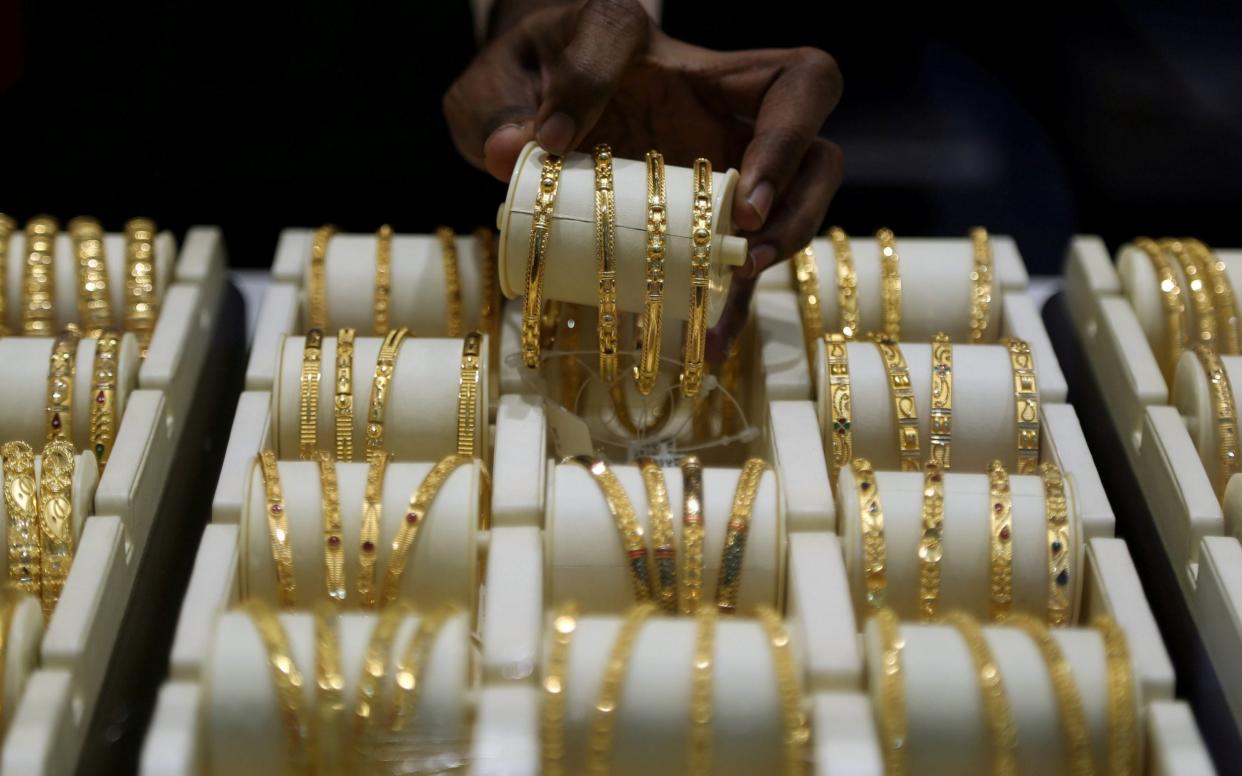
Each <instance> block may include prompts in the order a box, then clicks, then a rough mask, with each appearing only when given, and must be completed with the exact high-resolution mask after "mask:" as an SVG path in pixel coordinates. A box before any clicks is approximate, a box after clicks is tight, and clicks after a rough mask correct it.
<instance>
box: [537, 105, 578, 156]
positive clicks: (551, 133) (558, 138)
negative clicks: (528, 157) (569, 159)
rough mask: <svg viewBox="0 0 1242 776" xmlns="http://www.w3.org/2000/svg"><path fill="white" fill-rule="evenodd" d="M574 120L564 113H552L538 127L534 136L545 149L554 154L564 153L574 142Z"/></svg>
mask: <svg viewBox="0 0 1242 776" xmlns="http://www.w3.org/2000/svg"><path fill="white" fill-rule="evenodd" d="M576 131H577V130H576V129H575V127H574V120H573V119H571V118H570V117H569V116H566V115H565V114H564V113H553V114H552V115H551V116H548V118H547V120H546V121H544V122H543V124H542V125H541V126H540V127H539V132H538V133H537V134H536V135H535V137H536V138H537V139H538V140H539V145H541V146H543V148H544V150H545V151H549V152H551V153H554V154H566V153H568V152H569V151H570V150H571V148H570V146H571V145H572V144H573V142H574V133H575V132H576Z"/></svg>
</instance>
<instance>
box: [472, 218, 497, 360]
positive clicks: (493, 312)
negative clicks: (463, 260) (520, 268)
mask: <svg viewBox="0 0 1242 776" xmlns="http://www.w3.org/2000/svg"><path fill="white" fill-rule="evenodd" d="M474 242H475V245H476V246H477V247H478V251H479V328H480V329H481V330H482V331H483V333H484V334H487V335H488V336H490V337H491V338H492V340H493V341H495V340H496V336H497V334H498V333H499V326H500V285H499V283H498V282H497V279H498V274H497V273H498V270H497V268H496V235H495V233H493V232H492V230H491V229H488V228H487V227H486V226H480V227H479V228H478V229H475V230H474Z"/></svg>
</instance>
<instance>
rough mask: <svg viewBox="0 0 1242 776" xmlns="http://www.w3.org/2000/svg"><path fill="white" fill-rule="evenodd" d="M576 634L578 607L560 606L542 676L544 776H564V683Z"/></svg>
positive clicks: (540, 731) (542, 757) (568, 604)
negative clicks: (570, 650) (571, 645)
mask: <svg viewBox="0 0 1242 776" xmlns="http://www.w3.org/2000/svg"><path fill="white" fill-rule="evenodd" d="M577 630H578V607H577V606H576V605H575V604H574V603H573V602H572V601H570V602H568V603H565V604H562V605H561V607H560V608H559V609H557V611H556V614H555V615H553V617H552V637H551V639H550V642H551V643H550V644H549V646H548V664H547V667H546V668H545V669H544V672H543V709H542V715H541V716H542V719H541V720H540V725H539V751H540V760H541V764H542V766H543V767H542V768H541V771H540V772H541V773H542V774H543V776H561V775H562V774H564V773H565V764H564V762H563V760H564V759H565V680H566V679H567V678H568V676H569V647H570V644H571V643H572V642H573V637H574V633H575V632H576V631H577Z"/></svg>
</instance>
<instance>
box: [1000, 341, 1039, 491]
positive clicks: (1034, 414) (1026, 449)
mask: <svg viewBox="0 0 1242 776" xmlns="http://www.w3.org/2000/svg"><path fill="white" fill-rule="evenodd" d="M1003 344H1004V345H1005V347H1007V348H1009V364H1010V366H1011V367H1012V369H1013V414H1014V423H1015V425H1016V426H1017V428H1018V438H1017V442H1018V449H1017V463H1018V466H1017V470H1016V471H1017V473H1018V474H1034V473H1035V472H1036V471H1037V470H1038V469H1039V383H1038V381H1037V380H1036V377H1035V360H1034V358H1033V357H1032V356H1031V346H1030V345H1028V344H1026V343H1025V342H1023V341H1022V340H1020V339H1017V338H1016V337H1009V338H1006V339H1005V341H1004V343H1003Z"/></svg>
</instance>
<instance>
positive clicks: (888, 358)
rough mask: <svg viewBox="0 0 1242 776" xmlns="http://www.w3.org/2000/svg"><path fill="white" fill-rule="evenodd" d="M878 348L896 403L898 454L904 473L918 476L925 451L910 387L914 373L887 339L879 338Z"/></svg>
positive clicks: (897, 349) (889, 389)
mask: <svg viewBox="0 0 1242 776" xmlns="http://www.w3.org/2000/svg"><path fill="white" fill-rule="evenodd" d="M875 345H876V347H877V348H879V350H880V357H881V358H883V359H884V368H885V369H886V370H887V371H888V392H889V395H890V396H892V399H893V413H894V416H895V419H896V422H897V423H896V425H897V451H898V453H899V454H900V455H901V470H902V471H903V472H916V471H918V470H919V469H921V468H922V466H923V464H922V461H921V458H922V455H923V454H922V451H921V447H920V444H919V410H918V405H917V404H916V403H915V401H914V388H913V386H911V384H910V370H909V369H908V368H907V367H906V358H905V356H903V355H902V353H901V346H900V345H898V344H897V343H896V342H895V341H893V340H891V339H887V338H885V337H877V338H876V340H875Z"/></svg>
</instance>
